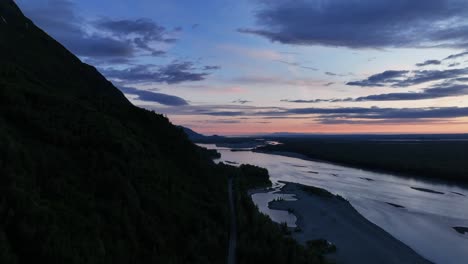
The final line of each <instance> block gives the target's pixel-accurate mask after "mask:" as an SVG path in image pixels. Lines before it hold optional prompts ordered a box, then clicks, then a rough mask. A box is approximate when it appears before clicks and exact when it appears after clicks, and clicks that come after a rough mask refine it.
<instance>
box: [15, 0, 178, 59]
mask: <svg viewBox="0 0 468 264" xmlns="http://www.w3.org/2000/svg"><path fill="white" fill-rule="evenodd" d="M19 4H20V6H21V7H22V9H23V10H24V12H25V14H26V15H27V16H28V17H29V18H31V20H32V21H33V22H34V23H35V24H37V25H38V26H39V27H41V28H42V29H44V30H45V31H47V33H49V34H50V35H51V36H52V37H54V38H55V39H56V40H58V41H59V42H60V43H61V44H63V45H64V46H65V47H66V48H67V49H69V50H70V51H71V52H73V53H74V54H76V55H77V56H80V57H84V58H85V59H86V60H88V61H100V62H101V63H102V62H103V61H105V62H106V63H110V64H112V63H117V64H125V63H130V62H131V60H132V59H134V58H136V57H137V56H141V55H145V56H162V55H164V54H165V52H164V51H163V50H159V49H156V48H154V47H153V46H154V44H157V43H173V42H175V41H176V39H175V38H173V37H172V35H173V34H174V33H175V32H176V30H174V31H168V30H166V29H165V28H164V27H162V26H160V25H158V24H156V23H155V22H154V21H152V20H150V19H142V18H141V19H135V20H112V19H108V18H102V19H99V20H97V21H89V20H87V19H86V18H83V17H81V16H80V15H79V14H78V13H77V12H76V6H75V5H74V3H73V2H72V1H69V0H48V1H46V0H39V1H36V2H34V1H33V2H29V1H28V2H26V1H25V0H22V1H19Z"/></svg>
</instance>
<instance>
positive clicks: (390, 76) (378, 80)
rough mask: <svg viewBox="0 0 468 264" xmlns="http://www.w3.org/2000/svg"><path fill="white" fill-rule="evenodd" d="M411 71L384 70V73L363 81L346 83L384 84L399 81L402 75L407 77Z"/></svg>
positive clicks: (363, 84) (360, 84) (352, 84)
mask: <svg viewBox="0 0 468 264" xmlns="http://www.w3.org/2000/svg"><path fill="white" fill-rule="evenodd" d="M408 73H409V71H393V70H390V71H384V72H382V73H378V74H374V75H372V76H370V77H369V78H367V79H365V80H362V81H354V82H348V83H346V85H351V86H361V87H366V86H384V85H386V84H388V83H394V82H397V80H399V79H400V78H401V77H405V76H406V75H407V74H408Z"/></svg>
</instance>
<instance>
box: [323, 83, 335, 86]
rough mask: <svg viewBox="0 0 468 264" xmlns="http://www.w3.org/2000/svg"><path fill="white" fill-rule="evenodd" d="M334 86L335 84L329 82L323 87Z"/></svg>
mask: <svg viewBox="0 0 468 264" xmlns="http://www.w3.org/2000/svg"><path fill="white" fill-rule="evenodd" d="M334 84H335V83H334V82H329V83H326V84H324V85H323V86H327V87H328V86H332V85H334Z"/></svg>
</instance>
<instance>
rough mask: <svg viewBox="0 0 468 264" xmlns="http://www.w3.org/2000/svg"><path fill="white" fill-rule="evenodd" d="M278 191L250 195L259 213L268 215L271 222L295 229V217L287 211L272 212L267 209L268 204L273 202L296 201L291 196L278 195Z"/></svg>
mask: <svg viewBox="0 0 468 264" xmlns="http://www.w3.org/2000/svg"><path fill="white" fill-rule="evenodd" d="M278 191H279V190H274V191H271V192H267V193H254V194H252V200H253V202H254V203H255V204H256V205H257V206H258V209H259V210H260V212H262V213H264V214H266V215H268V216H269V217H270V218H271V220H273V221H275V222H277V223H286V224H287V225H288V226H289V227H296V220H297V218H296V216H295V215H294V214H292V213H289V212H288V211H282V210H273V209H270V208H269V207H268V203H269V202H271V201H274V200H278V199H281V200H284V201H296V198H294V195H292V194H278V193H277V192H278Z"/></svg>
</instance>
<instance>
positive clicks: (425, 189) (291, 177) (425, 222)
mask: <svg viewBox="0 0 468 264" xmlns="http://www.w3.org/2000/svg"><path fill="white" fill-rule="evenodd" d="M203 146H204V147H208V148H212V149H213V148H216V149H218V151H219V152H220V153H221V159H219V160H218V161H231V162H236V163H238V164H252V165H256V166H260V167H264V168H266V169H268V171H269V173H270V177H271V180H272V181H273V182H276V183H277V182H278V181H289V182H296V183H301V184H305V185H311V186H317V187H320V188H324V189H326V190H328V191H330V192H332V193H334V194H339V195H341V196H343V197H344V198H346V199H347V200H349V201H350V203H351V204H352V205H353V206H354V207H355V208H356V209H357V210H358V211H359V212H360V213H361V214H362V215H363V216H364V217H366V218H367V219H368V220H370V221H371V222H373V223H375V224H377V225H378V226H380V227H381V228H383V229H384V230H386V231H387V232H388V233H390V234H391V235H393V236H394V237H396V238H397V239H399V240H400V241H402V242H404V243H405V244H407V245H408V246H410V247H411V248H413V249H414V250H415V251H416V252H418V253H419V254H420V255H422V256H424V257H425V258H427V259H429V260H431V261H433V262H435V263H448V264H451V263H453V264H459V263H464V262H465V261H466V260H468V233H461V232H457V230H456V229H454V227H468V189H466V188H463V187H461V186H456V185H451V184H443V183H440V182H437V183H435V182H430V181H423V180H420V179H411V178H406V177H399V176H395V175H392V174H385V173H376V172H370V171H366V170H360V169H355V168H349V167H344V166H339V165H334V164H330V163H325V162H316V161H307V160H302V159H297V158H291V157H284V156H278V155H271V154H264V153H255V152H251V151H242V152H232V151H230V150H229V149H226V148H224V149H223V148H217V147H216V146H214V145H203ZM253 198H254V202H256V204H258V205H259V207H264V204H265V203H264V200H265V199H268V197H263V198H262V199H263V200H257V199H260V198H259V197H253ZM262 201H263V203H262ZM261 204H263V205H261ZM260 209H261V210H262V208H260ZM263 209H265V208H263ZM274 211H276V210H274ZM264 212H266V213H268V212H270V211H267V210H264ZM270 213H271V212H270ZM273 213H275V214H276V213H277V212H273ZM283 213H286V214H287V212H283ZM284 216H285V215H282V216H281V217H279V218H277V217H276V216H273V217H272V218H275V219H276V220H278V219H280V220H285V219H286V220H287V221H289V222H288V223H290V221H292V220H291V219H290V218H287V217H286V218H284ZM275 219H274V220H275Z"/></svg>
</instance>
